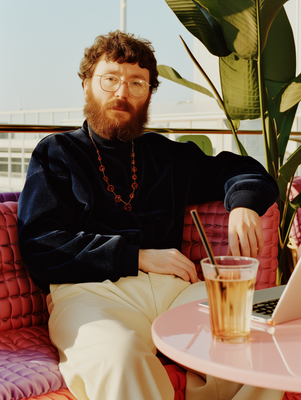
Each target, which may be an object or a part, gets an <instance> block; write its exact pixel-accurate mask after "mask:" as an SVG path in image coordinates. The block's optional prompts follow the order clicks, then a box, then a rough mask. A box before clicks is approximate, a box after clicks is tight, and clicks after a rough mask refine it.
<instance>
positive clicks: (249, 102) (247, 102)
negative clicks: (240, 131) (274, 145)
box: [219, 53, 260, 120]
mask: <svg viewBox="0 0 301 400" xmlns="http://www.w3.org/2000/svg"><path fill="white" fill-rule="evenodd" d="M219 69H220V78H221V87H222V93H223V99H224V104H225V108H226V110H227V112H228V114H229V115H230V117H231V118H232V119H240V120H245V119H256V118H259V117H260V100H259V92H258V77H257V64H256V62H255V61H253V60H243V59H241V58H238V57H236V56H235V55H234V54H233V53H232V54H230V55H229V56H228V57H222V58H220V59H219Z"/></svg>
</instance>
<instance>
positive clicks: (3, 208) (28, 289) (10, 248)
mask: <svg viewBox="0 0 301 400" xmlns="http://www.w3.org/2000/svg"><path fill="white" fill-rule="evenodd" d="M17 199H18V197H15V200H17ZM17 207H18V203H17V201H6V202H5V203H0V331H7V330H10V329H19V328H22V327H29V326H32V325H42V324H45V323H46V322H47V320H48V312H47V306H46V295H45V293H44V292H42V290H41V289H40V288H38V287H37V286H36V285H35V284H34V283H33V281H32V279H31V277H30V276H29V273H28V271H27V269H26V268H25V266H24V263H23V261H22V259H21V256H20V252H19V246H18V229H17Z"/></svg>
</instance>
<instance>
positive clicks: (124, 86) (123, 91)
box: [115, 81, 130, 98]
mask: <svg viewBox="0 0 301 400" xmlns="http://www.w3.org/2000/svg"><path fill="white" fill-rule="evenodd" d="M129 95H130V93H129V89H128V83H127V81H122V82H121V85H120V87H119V88H118V89H117V90H116V92H115V96H116V97H122V98H126V97H129Z"/></svg>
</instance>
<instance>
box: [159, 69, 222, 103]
mask: <svg viewBox="0 0 301 400" xmlns="http://www.w3.org/2000/svg"><path fill="white" fill-rule="evenodd" d="M158 72H159V75H160V76H162V78H166V79H169V80H170V81H173V82H176V83H178V84H180V85H182V86H186V87H188V88H190V89H193V90H196V91H197V92H200V93H203V94H205V95H206V96H209V97H212V98H214V99H216V98H215V96H214V95H213V93H211V92H210V90H208V89H206V88H204V87H203V86H201V85H198V84H197V83H193V82H190V81H188V80H187V79H185V78H182V77H181V75H180V74H179V73H178V72H177V71H176V70H175V69H173V68H171V67H168V66H167V65H158Z"/></svg>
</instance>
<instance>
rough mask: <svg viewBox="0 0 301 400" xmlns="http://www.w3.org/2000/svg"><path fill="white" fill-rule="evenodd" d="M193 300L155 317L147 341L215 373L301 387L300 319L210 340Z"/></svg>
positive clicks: (273, 385)
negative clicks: (238, 340) (245, 337)
mask: <svg viewBox="0 0 301 400" xmlns="http://www.w3.org/2000/svg"><path fill="white" fill-rule="evenodd" d="M198 303H199V301H195V302H192V303H188V304H184V305H182V306H179V307H176V308H173V309H171V310H169V311H166V312H165V313H163V314H161V315H160V316H159V317H158V318H156V320H155V321H154V323H153V325H152V335H153V341H154V343H155V345H156V347H157V348H158V349H159V350H160V351H161V352H162V353H163V354H165V355H166V356H167V357H169V358H171V359H172V360H174V361H175V362H177V363H178V364H180V365H182V366H184V367H187V368H191V369H193V370H195V371H199V372H202V373H206V374H209V375H213V376H216V377H219V378H223V379H227V380H231V381H235V382H239V383H244V384H248V385H253V386H254V385H255V386H259V387H265V388H270V389H278V390H283V391H291V392H301V319H298V320H295V321H291V322H288V323H285V324H280V325H277V326H274V327H271V326H268V325H263V324H259V323H256V324H255V323H252V328H251V334H250V340H249V342H246V343H242V344H228V343H221V342H217V341H215V340H214V339H212V336H211V331H210V322H209V311H208V309H206V308H204V307H202V306H199V304H198ZM296 306H298V307H300V305H299V304H298V305H296Z"/></svg>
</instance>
